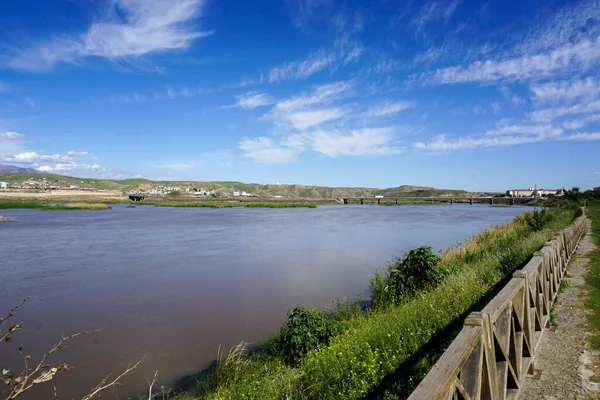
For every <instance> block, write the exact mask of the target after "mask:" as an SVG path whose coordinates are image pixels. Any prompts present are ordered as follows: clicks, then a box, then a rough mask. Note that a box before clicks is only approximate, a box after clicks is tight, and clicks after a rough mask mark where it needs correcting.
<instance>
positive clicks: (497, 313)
mask: <svg viewBox="0 0 600 400" xmlns="http://www.w3.org/2000/svg"><path fill="white" fill-rule="evenodd" d="M585 221H586V220H585V216H581V217H579V218H577V219H576V220H575V221H574V222H573V223H572V224H571V225H569V226H568V227H567V228H565V229H563V230H562V231H560V232H559V233H558V234H557V235H556V236H555V237H554V238H553V239H552V240H551V241H549V242H547V243H545V244H544V247H543V248H542V249H541V250H540V251H537V252H535V253H534V255H533V257H532V259H531V260H530V261H529V262H528V263H527V265H525V267H523V268H522V269H521V270H518V271H516V272H515V273H514V274H513V277H512V279H511V280H510V281H509V282H508V284H507V285H506V286H505V287H504V288H503V289H502V290H501V291H500V293H498V294H497V295H496V296H495V297H494V298H493V299H492V300H491V301H490V302H489V303H488V305H487V306H486V307H485V308H484V309H483V310H482V311H480V312H473V313H471V314H470V315H469V316H468V317H467V319H466V320H465V322H464V326H463V328H462V330H461V332H460V333H459V334H458V336H457V337H456V339H454V341H453V342H452V343H451V344H450V346H449V347H448V348H447V349H446V351H445V352H444V354H443V355H442V356H441V357H440V359H439V360H438V362H437V363H436V364H435V365H434V366H433V368H432V369H431V371H429V374H427V376H426V377H425V378H424V379H423V381H421V383H420V384H419V386H418V387H417V388H416V389H415V391H414V392H413V393H412V394H411V396H410V397H409V400H424V399H436V400H437V399H444V400H506V399H516V398H518V396H519V391H520V390H521V388H522V387H523V384H524V382H525V376H526V375H527V374H528V373H533V370H534V365H535V355H536V350H537V348H538V346H539V344H540V339H541V337H542V334H543V333H544V328H545V327H546V326H547V325H548V323H549V321H548V320H549V318H550V308H551V306H552V303H553V302H554V300H555V298H556V296H557V294H558V289H559V286H560V282H561V280H562V278H563V276H564V275H565V271H566V267H567V264H568V262H569V259H570V257H571V255H572V254H573V252H574V251H575V250H576V248H577V245H578V243H579V240H580V239H581V237H582V236H583V234H584V233H585V229H586V222H585Z"/></svg>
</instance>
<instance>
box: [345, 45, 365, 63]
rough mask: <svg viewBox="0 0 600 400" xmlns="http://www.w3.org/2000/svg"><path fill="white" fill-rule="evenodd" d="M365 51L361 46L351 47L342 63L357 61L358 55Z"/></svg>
mask: <svg viewBox="0 0 600 400" xmlns="http://www.w3.org/2000/svg"><path fill="white" fill-rule="evenodd" d="M364 52H365V49H364V48H362V47H359V46H357V47H355V48H353V49H352V50H351V51H350V52H349V53H348V54H347V55H346V58H345V59H344V64H349V63H351V62H356V61H358V59H359V58H360V56H362V55H363V53H364Z"/></svg>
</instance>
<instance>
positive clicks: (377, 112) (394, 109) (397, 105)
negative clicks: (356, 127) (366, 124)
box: [365, 101, 414, 118]
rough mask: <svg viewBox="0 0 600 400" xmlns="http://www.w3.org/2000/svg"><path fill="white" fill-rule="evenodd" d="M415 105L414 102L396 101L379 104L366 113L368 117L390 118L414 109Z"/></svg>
mask: <svg viewBox="0 0 600 400" xmlns="http://www.w3.org/2000/svg"><path fill="white" fill-rule="evenodd" d="M413 105H414V103H413V102H412V101H394V102H390V101H388V102H385V103H381V104H377V105H376V106H374V107H372V108H370V109H369V110H368V111H367V112H366V113H365V116H366V117H372V118H375V117H388V116H390V115H396V114H398V113H399V112H401V111H404V110H406V109H408V108H410V107H412V106H413Z"/></svg>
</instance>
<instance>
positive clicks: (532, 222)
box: [525, 209, 552, 232]
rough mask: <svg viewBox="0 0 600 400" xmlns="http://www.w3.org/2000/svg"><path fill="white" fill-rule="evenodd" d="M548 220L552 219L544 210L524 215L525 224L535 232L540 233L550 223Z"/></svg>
mask: <svg viewBox="0 0 600 400" xmlns="http://www.w3.org/2000/svg"><path fill="white" fill-rule="evenodd" d="M550 219H552V215H551V214H550V212H549V211H547V210H545V209H544V210H535V211H534V212H531V213H527V214H525V222H527V225H529V227H530V228H531V229H533V230H534V231H536V232H539V231H541V230H542V229H543V228H544V226H546V224H547V223H548V222H550Z"/></svg>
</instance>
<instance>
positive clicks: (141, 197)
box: [128, 194, 146, 201]
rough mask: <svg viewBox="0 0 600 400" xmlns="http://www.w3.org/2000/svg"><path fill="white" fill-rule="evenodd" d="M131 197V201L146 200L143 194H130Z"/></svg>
mask: <svg viewBox="0 0 600 400" xmlns="http://www.w3.org/2000/svg"><path fill="white" fill-rule="evenodd" d="M128 196H129V200H131V201H142V200H144V199H145V198H146V196H144V195H141V194H130V195H128Z"/></svg>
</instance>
